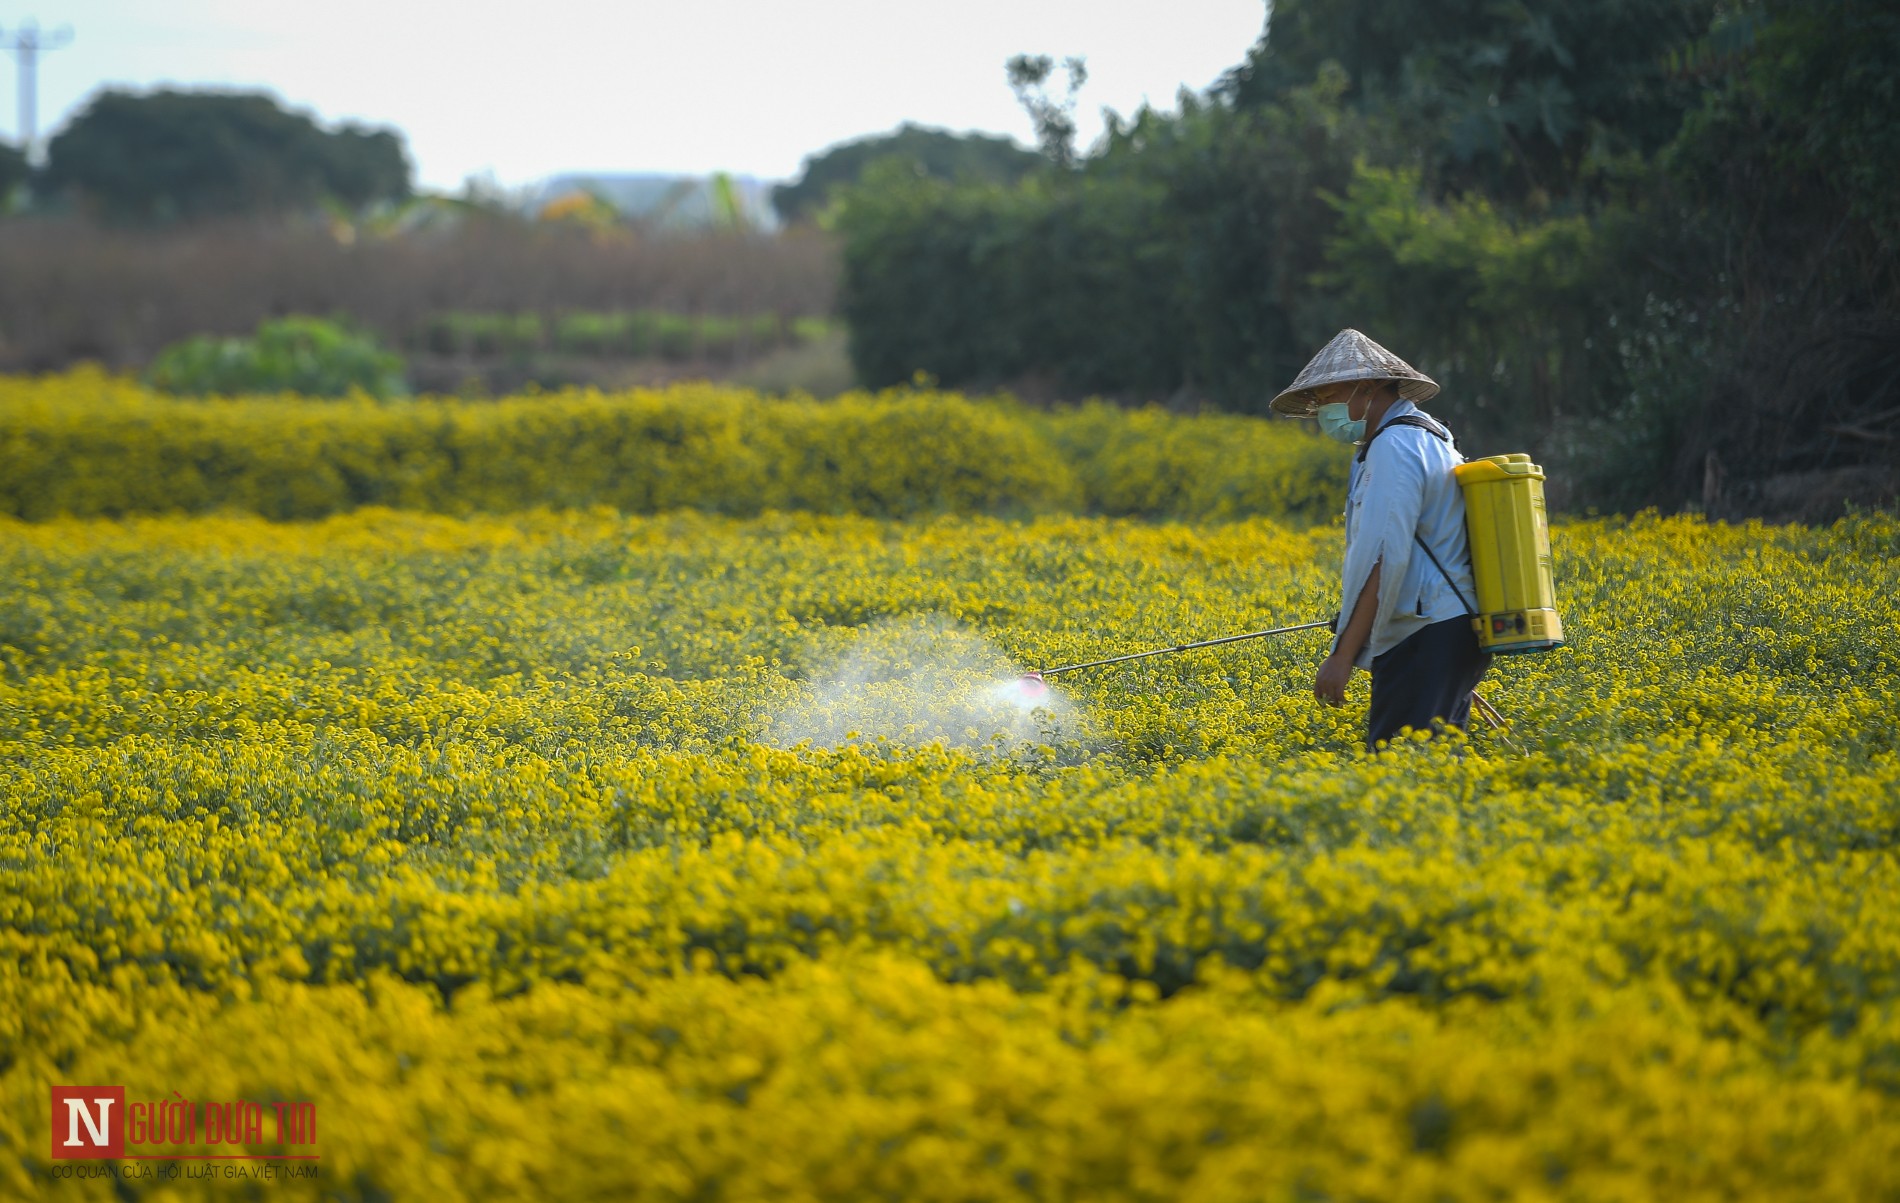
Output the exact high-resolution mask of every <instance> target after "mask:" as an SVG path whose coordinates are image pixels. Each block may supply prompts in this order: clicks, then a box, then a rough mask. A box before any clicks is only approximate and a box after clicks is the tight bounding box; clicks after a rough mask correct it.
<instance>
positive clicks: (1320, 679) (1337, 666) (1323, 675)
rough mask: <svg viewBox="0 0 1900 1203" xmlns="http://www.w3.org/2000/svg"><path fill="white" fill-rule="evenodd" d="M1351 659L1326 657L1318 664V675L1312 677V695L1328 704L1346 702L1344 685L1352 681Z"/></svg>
mask: <svg viewBox="0 0 1900 1203" xmlns="http://www.w3.org/2000/svg"><path fill="white" fill-rule="evenodd" d="M1352 670H1353V663H1352V661H1350V660H1348V659H1346V658H1345V657H1344V656H1341V655H1338V654H1337V653H1335V654H1334V655H1331V656H1328V657H1326V660H1325V662H1324V663H1323V664H1321V665H1320V666H1319V675H1318V676H1317V677H1314V678H1313V696H1314V697H1316V698H1318V699H1319V700H1320V701H1322V702H1324V703H1326V704H1327V705H1328V706H1343V705H1345V704H1346V686H1347V684H1349V683H1350V682H1351V681H1352Z"/></svg>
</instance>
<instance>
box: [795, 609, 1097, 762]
mask: <svg viewBox="0 0 1900 1203" xmlns="http://www.w3.org/2000/svg"><path fill="white" fill-rule="evenodd" d="M1021 671H1022V670H1021V669H1019V668H1017V667H1015V666H1014V665H1012V664H1011V663H1010V662H1009V659H1008V657H1006V656H1004V655H1003V654H1002V652H1001V651H999V650H998V649H997V648H996V647H995V645H994V644H992V643H990V642H989V640H987V639H985V638H983V637H982V636H980V635H977V634H975V633H973V632H970V631H967V630H964V629H963V628H962V627H959V626H957V625H956V624H955V623H954V622H951V621H949V620H947V619H944V618H942V617H941V616H937V615H930V616H920V617H911V618H901V619H889V620H886V621H884V622H880V623H876V624H874V625H872V626H870V627H868V628H866V629H864V630H863V631H861V632H859V633H858V634H857V636H856V637H855V638H854V639H852V641H851V642H850V644H849V645H848V646H847V648H846V649H845V650H844V652H843V654H842V655H841V656H839V657H838V658H837V659H836V660H835V662H834V663H832V664H831V665H829V666H828V667H827V668H826V670H825V671H823V672H822V673H820V674H819V675H818V676H816V677H815V678H814V679H813V682H812V684H811V687H810V690H809V692H808V693H807V694H806V695H805V696H804V697H803V698H801V699H800V700H799V701H798V702H797V703H795V704H794V705H793V706H791V707H790V708H788V709H787V710H785V711H784V712H782V713H780V714H778V715H775V716H774V717H773V718H772V719H771V720H770V722H769V724H768V726H767V729H766V737H767V739H768V740H769V741H770V742H772V743H773V744H775V745H777V746H779V747H791V746H792V745H794V744H798V743H802V742H807V741H809V742H810V743H811V744H812V745H813V746H816V747H825V748H829V747H836V746H837V745H839V744H842V743H847V742H851V741H854V740H858V741H865V742H869V741H872V740H875V739H878V738H879V737H882V738H884V739H886V740H888V741H890V742H892V743H901V744H924V743H932V742H942V743H944V744H947V745H949V746H952V747H966V748H978V747H1007V746H1008V745H1010V744H1021V743H1026V742H1035V743H1052V742H1056V741H1059V740H1064V739H1068V738H1073V737H1075V736H1076V735H1078V734H1079V733H1080V732H1079V722H1078V716H1077V714H1076V712H1075V708H1074V707H1073V706H1072V705H1071V704H1070V703H1069V702H1068V700H1067V699H1066V698H1064V697H1063V696H1062V695H1061V694H1060V693H1058V692H1056V691H1055V690H1053V689H1051V690H1026V689H1024V688H1022V687H1021V683H1020V681H1021Z"/></svg>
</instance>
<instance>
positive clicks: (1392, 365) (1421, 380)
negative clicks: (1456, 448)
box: [1273, 330, 1438, 418]
mask: <svg viewBox="0 0 1900 1203" xmlns="http://www.w3.org/2000/svg"><path fill="white" fill-rule="evenodd" d="M1345 380H1396V381H1398V382H1399V396H1401V397H1404V398H1405V399H1406V400H1408V401H1430V400H1431V399H1432V398H1433V397H1436V396H1437V395H1438V382H1437V381H1435V380H1433V379H1432V378H1431V377H1430V376H1427V375H1426V374H1425V373H1423V372H1421V371H1419V370H1418V369H1417V368H1415V367H1413V366H1412V365H1411V364H1409V363H1406V362H1405V361H1404V360H1403V359H1400V358H1399V357H1398V356H1396V355H1394V354H1392V352H1390V351H1388V350H1386V349H1385V348H1384V347H1382V346H1380V345H1379V344H1378V343H1375V342H1373V341H1372V340H1371V339H1369V338H1367V337H1366V336H1365V335H1363V334H1361V333H1359V332H1358V331H1357V330H1341V331H1340V332H1339V333H1338V334H1335V335H1334V336H1333V341H1332V342H1329V343H1327V344H1326V345H1325V346H1324V347H1321V348H1320V352H1319V354H1318V355H1315V356H1313V362H1311V363H1309V364H1307V365H1306V366H1305V367H1304V368H1301V369H1300V374H1299V375H1298V376H1297V377H1295V378H1294V381H1293V383H1292V384H1290V385H1288V386H1287V387H1286V391H1284V392H1282V393H1281V394H1280V395H1279V396H1277V397H1275V398H1274V399H1273V409H1274V411H1275V412H1277V413H1283V414H1292V415H1293V416H1294V417H1296V418H1310V417H1312V416H1313V411H1314V410H1316V409H1318V408H1319V402H1318V401H1317V400H1316V399H1315V398H1314V396H1313V390H1314V389H1316V388H1320V387H1322V386H1324V385H1328V384H1338V383H1340V382H1341V381H1345Z"/></svg>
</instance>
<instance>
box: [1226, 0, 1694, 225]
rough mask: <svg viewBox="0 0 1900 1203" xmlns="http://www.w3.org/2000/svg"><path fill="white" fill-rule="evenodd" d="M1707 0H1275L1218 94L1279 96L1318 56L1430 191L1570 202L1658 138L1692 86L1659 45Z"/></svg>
mask: <svg viewBox="0 0 1900 1203" xmlns="http://www.w3.org/2000/svg"><path fill="white" fill-rule="evenodd" d="M1719 7H1720V6H1719V5H1718V3H1717V0H1592V2H1591V3H1586V4H1578V3H1574V2H1572V0H1513V2H1512V3H1509V4H1504V5H1499V4H1496V3H1494V2H1492V0H1450V2H1448V3H1436V4H1430V5H1419V4H1407V3H1403V2H1402V0H1277V2H1276V3H1275V4H1274V5H1273V9H1272V18H1271V21H1270V23H1269V27H1268V30H1267V32H1266V33H1265V34H1264V35H1263V36H1262V37H1261V40H1260V42H1259V43H1258V44H1256V45H1255V47H1254V48H1253V51H1252V52H1251V53H1250V54H1249V56H1248V58H1247V61H1246V62H1245V63H1244V64H1242V65H1241V66H1240V67H1239V68H1237V69H1236V70H1235V71H1233V72H1232V73H1230V74H1229V76H1228V77H1227V79H1226V80H1225V81H1224V83H1223V88H1222V91H1223V92H1224V94H1225V95H1227V96H1229V97H1231V98H1232V99H1233V100H1234V102H1235V103H1236V104H1238V105H1240V106H1241V107H1243V108H1255V107H1266V106H1271V105H1274V104H1278V103H1280V102H1281V101H1282V99H1283V98H1284V97H1285V96H1286V95H1287V94H1288V93H1289V92H1291V91H1292V90H1294V89H1296V88H1298V87H1301V86H1303V85H1304V84H1305V83H1306V82H1307V81H1308V80H1311V79H1312V78H1313V77H1314V75H1315V74H1316V73H1317V72H1318V71H1319V70H1320V68H1321V67H1322V66H1324V65H1325V64H1326V63H1329V62H1332V63H1337V64H1339V65H1340V66H1341V67H1342V68H1344V70H1345V72H1346V74H1347V77H1348V78H1349V79H1350V80H1351V87H1350V89H1349V91H1348V94H1347V96H1348V100H1349V102H1350V103H1351V104H1352V105H1353V106H1354V107H1355V108H1357V109H1359V110H1360V111H1362V112H1364V113H1366V114H1367V115H1368V116H1372V117H1374V118H1376V119H1377V120H1379V121H1380V122H1382V123H1385V124H1389V125H1392V126H1394V127H1395V128H1398V129H1402V130H1404V131H1405V132H1406V135H1407V140H1408V142H1410V144H1411V145H1412V147H1413V150H1412V155H1411V156H1410V157H1411V158H1412V159H1413V160H1414V165H1417V166H1421V167H1423V168H1424V169H1425V171H1426V176H1427V180H1426V182H1427V183H1428V184H1429V185H1430V186H1431V187H1432V188H1433V189H1434V192H1435V193H1436V194H1438V195H1445V194H1448V193H1455V192H1462V191H1466V190H1470V189H1480V190H1482V191H1484V192H1486V193H1487V194H1490V195H1492V196H1495V197H1500V198H1510V199H1513V200H1520V201H1529V202H1531V203H1534V204H1547V203H1552V202H1557V203H1561V202H1563V201H1565V200H1567V199H1569V200H1574V199H1577V198H1579V197H1580V196H1581V195H1583V194H1584V193H1586V192H1587V191H1588V190H1589V189H1591V188H1593V187H1594V186H1595V185H1596V184H1597V183H1598V182H1599V181H1598V176H1599V173H1600V171H1601V169H1602V168H1603V167H1604V166H1605V165H1606V164H1607V163H1609V162H1612V161H1614V160H1616V159H1617V158H1618V157H1619V156H1622V155H1625V154H1628V153H1631V152H1635V153H1638V154H1647V153H1650V152H1653V151H1655V150H1656V149H1658V148H1660V147H1661V146H1663V145H1664V144H1665V143H1667V142H1668V141H1669V140H1670V138H1672V137H1673V136H1674V134H1675V132H1676V128H1677V126H1678V125H1679V124H1680V122H1681V119H1682V114H1683V112H1684V111H1685V110H1687V109H1688V108H1689V107H1691V106H1692V105H1693V104H1694V103H1695V102H1696V100H1697V96H1698V92H1699V86H1698V85H1697V84H1696V83H1695V82H1694V81H1692V80H1687V79H1683V78H1680V77H1678V76H1672V75H1671V74H1670V73H1669V72H1667V71H1666V70H1665V69H1664V65H1663V62H1662V59H1663V58H1664V55H1665V53H1666V51H1667V50H1668V49H1669V48H1671V47H1673V46H1677V45H1679V44H1681V43H1683V42H1685V41H1687V40H1689V39H1691V38H1694V37H1695V36H1696V35H1697V34H1699V33H1701V32H1702V31H1704V30H1705V29H1707V27H1708V25H1709V22H1710V20H1711V19H1712V18H1713V17H1714V16H1715V15H1716V14H1717V12H1718V11H1719Z"/></svg>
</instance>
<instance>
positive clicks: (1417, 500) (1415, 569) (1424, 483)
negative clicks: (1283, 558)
mask: <svg viewBox="0 0 1900 1203" xmlns="http://www.w3.org/2000/svg"><path fill="white" fill-rule="evenodd" d="M1405 414H1417V415H1418V416H1420V417H1423V418H1427V419H1430V415H1429V414H1426V413H1424V412H1423V411H1422V410H1420V409H1419V408H1418V407H1417V406H1416V405H1414V404H1412V403H1411V402H1410V401H1405V400H1400V401H1397V402H1394V403H1393V405H1392V407H1391V408H1390V409H1388V410H1386V413H1385V417H1384V418H1383V419H1382V420H1381V422H1380V429H1382V430H1384V428H1385V427H1386V426H1387V425H1389V424H1390V423H1391V421H1392V419H1394V418H1397V417H1401V416H1403V415H1405ZM1448 433H1449V432H1448ZM1463 462H1464V457H1463V456H1461V455H1459V454H1458V451H1457V449H1456V447H1455V446H1454V445H1453V444H1452V443H1451V442H1449V441H1447V440H1445V439H1440V438H1439V437H1438V436H1436V435H1434V434H1433V433H1432V432H1430V431H1428V430H1420V429H1419V428H1418V427H1416V426H1394V427H1392V429H1390V430H1384V433H1383V434H1380V435H1379V437H1378V438H1377V439H1375V440H1373V443H1372V445H1371V446H1370V447H1369V448H1367V450H1366V458H1365V459H1364V461H1358V460H1357V459H1356V457H1355V462H1354V464H1353V467H1352V482H1351V484H1350V486H1349V487H1348V488H1347V490H1346V565H1345V570H1344V571H1343V572H1342V573H1341V574H1340V576H1341V584H1342V586H1343V594H1342V601H1341V605H1340V610H1339V614H1340V619H1339V626H1340V629H1341V630H1342V631H1343V630H1344V629H1345V627H1346V622H1347V620H1348V619H1350V618H1351V617H1352V611H1353V606H1354V605H1355V604H1356V603H1357V602H1358V600H1359V592H1360V590H1362V589H1364V588H1365V587H1366V579H1367V578H1368V577H1370V576H1371V575H1372V569H1373V566H1374V565H1376V564H1384V568H1383V569H1381V571H1380V576H1379V607H1378V610H1377V612H1376V614H1375V616H1374V618H1373V622H1372V634H1371V636H1370V637H1369V638H1368V639H1367V640H1366V645H1365V647H1364V648H1362V649H1360V652H1359V655H1358V657H1357V658H1356V659H1355V660H1354V661H1353V663H1355V664H1357V665H1358V666H1359V667H1360V668H1367V669H1369V668H1371V667H1372V661H1373V660H1374V659H1375V658H1377V657H1379V656H1382V655H1384V654H1385V653H1386V652H1389V651H1391V650H1392V649H1393V648H1395V647H1397V646H1398V645H1399V644H1400V643H1402V642H1404V641H1405V639H1406V637H1407V636H1409V635H1411V634H1413V633H1414V632H1417V631H1419V630H1422V629H1423V628H1425V627H1427V626H1430V625H1431V624H1432V623H1435V622H1443V621H1444V620H1446V619H1448V618H1458V617H1461V616H1463V615H1465V614H1468V613H1469V612H1470V611H1469V610H1468V609H1467V608H1466V604H1465V602H1464V601H1461V600H1460V599H1459V595H1460V594H1462V595H1463V596H1464V598H1466V599H1469V600H1471V601H1472V602H1474V603H1475V601H1476V600H1477V595H1478V590H1477V586H1476V583H1475V582H1474V581H1473V580H1472V577H1471V547H1470V544H1469V542H1468V541H1467V539H1466V536H1465V501H1464V494H1463V493H1462V492H1460V491H1459V488H1458V481H1457V479H1456V478H1455V477H1454V476H1453V475H1452V469H1453V468H1455V467H1457V466H1458V465H1459V464H1461V463H1463ZM1414 532H1417V534H1418V535H1419V536H1420V537H1421V538H1423V539H1424V540H1425V543H1426V545H1427V546H1428V547H1430V548H1431V549H1432V553H1433V554H1434V555H1436V556H1437V557H1438V562H1439V563H1440V564H1443V565H1444V566H1445V569H1446V571H1448V572H1449V573H1450V574H1451V582H1449V583H1448V582H1447V581H1446V580H1445V577H1444V575H1443V574H1441V573H1440V572H1439V571H1438V569H1437V568H1435V567H1433V566H1432V562H1431V560H1430V559H1428V558H1427V557H1426V556H1425V554H1424V553H1423V552H1421V551H1420V550H1419V548H1418V544H1417V543H1415V542H1413V539H1412V535H1413V533H1414ZM1454 584H1455V585H1456V589H1455V590H1454V589H1453V587H1452V586H1453V585H1454ZM1338 644H1339V636H1338V635H1337V634H1336V635H1334V636H1333V645H1334V646H1335V647H1337V646H1338Z"/></svg>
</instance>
